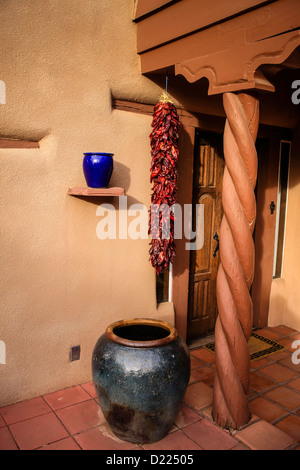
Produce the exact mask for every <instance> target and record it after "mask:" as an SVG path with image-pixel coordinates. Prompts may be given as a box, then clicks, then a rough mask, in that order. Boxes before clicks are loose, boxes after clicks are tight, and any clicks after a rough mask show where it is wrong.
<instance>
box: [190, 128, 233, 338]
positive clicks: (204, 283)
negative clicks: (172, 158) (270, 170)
mask: <svg viewBox="0 0 300 470" xmlns="http://www.w3.org/2000/svg"><path fill="white" fill-rule="evenodd" d="M223 172H224V157H223V136H222V135H221V134H217V133H212V132H203V131H202V130H200V129H198V128H197V129H196V130H195V144H194V172H193V221H192V223H193V231H195V224H196V222H195V218H196V205H197V204H203V206H204V242H203V246H202V247H201V248H200V249H198V250H194V251H191V253H190V269H189V294H188V315H187V341H188V343H190V342H191V341H194V340H195V339H199V338H201V337H204V336H208V335H209V334H212V333H213V331H214V327H215V322H216V319H217V315H218V309H217V297H216V277H217V271H218V266H219V251H218V248H219V228H220V224H221V219H222V202H221V197H222V180H223Z"/></svg>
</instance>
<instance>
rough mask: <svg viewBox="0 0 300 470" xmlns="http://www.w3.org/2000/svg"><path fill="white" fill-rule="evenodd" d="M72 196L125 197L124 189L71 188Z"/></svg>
mask: <svg viewBox="0 0 300 470" xmlns="http://www.w3.org/2000/svg"><path fill="white" fill-rule="evenodd" d="M68 194H70V196H125V189H124V188H117V187H114V188H89V187H83V188H69V189H68Z"/></svg>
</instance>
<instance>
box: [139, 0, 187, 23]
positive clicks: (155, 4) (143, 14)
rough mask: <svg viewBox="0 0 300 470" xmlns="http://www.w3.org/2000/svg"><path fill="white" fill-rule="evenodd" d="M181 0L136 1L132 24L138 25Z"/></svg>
mask: <svg viewBox="0 0 300 470" xmlns="http://www.w3.org/2000/svg"><path fill="white" fill-rule="evenodd" d="M177 2H181V0H151V2H149V0H138V4H137V7H136V12H135V18H134V20H133V21H134V22H135V23H138V22H139V21H142V20H144V19H146V18H148V17H149V16H151V15H154V14H156V13H158V12H160V11H161V10H164V9H165V8H168V7H169V6H171V5H172V4H174V3H177Z"/></svg>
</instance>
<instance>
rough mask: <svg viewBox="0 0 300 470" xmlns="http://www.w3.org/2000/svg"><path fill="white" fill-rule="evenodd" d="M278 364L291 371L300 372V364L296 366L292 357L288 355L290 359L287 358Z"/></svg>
mask: <svg viewBox="0 0 300 470" xmlns="http://www.w3.org/2000/svg"><path fill="white" fill-rule="evenodd" d="M278 364H282V365H283V366H285V367H288V368H289V369H291V370H295V371H296V372H300V364H294V363H293V361H292V356H291V355H290V354H289V355H288V357H285V358H284V359H282V360H279V361H278Z"/></svg>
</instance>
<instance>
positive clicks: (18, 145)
mask: <svg viewBox="0 0 300 470" xmlns="http://www.w3.org/2000/svg"><path fill="white" fill-rule="evenodd" d="M0 148H1V149H38V148H40V144H39V142H37V141H33V140H19V139H3V137H0Z"/></svg>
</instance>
